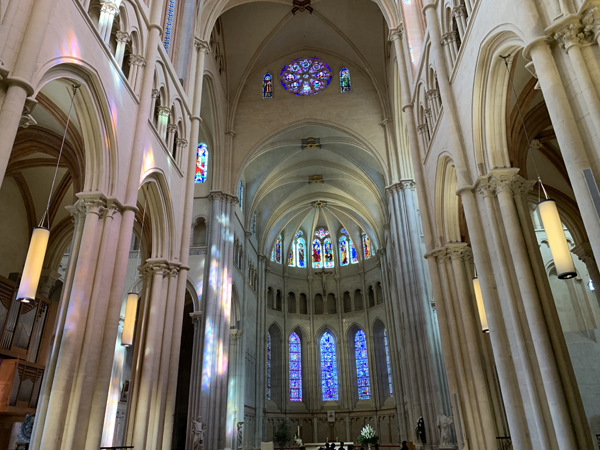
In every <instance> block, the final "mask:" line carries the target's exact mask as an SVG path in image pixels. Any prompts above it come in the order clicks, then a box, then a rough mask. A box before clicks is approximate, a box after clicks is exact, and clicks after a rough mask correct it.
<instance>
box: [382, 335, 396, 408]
mask: <svg viewBox="0 0 600 450" xmlns="http://www.w3.org/2000/svg"><path fill="white" fill-rule="evenodd" d="M383 342H384V343H385V362H386V364H387V372H388V383H389V385H390V397H393V396H394V389H393V388H392V364H391V363H390V348H389V347H388V339H387V330H385V329H384V330H383Z"/></svg>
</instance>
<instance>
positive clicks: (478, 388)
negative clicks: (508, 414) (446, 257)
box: [447, 244, 497, 450]
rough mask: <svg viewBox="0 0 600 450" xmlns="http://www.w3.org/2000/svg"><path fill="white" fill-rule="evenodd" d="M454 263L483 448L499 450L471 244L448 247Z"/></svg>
mask: <svg viewBox="0 0 600 450" xmlns="http://www.w3.org/2000/svg"><path fill="white" fill-rule="evenodd" d="M447 248H448V252H449V254H450V259H451V261H452V270H453V272H454V283H455V284H456V290H457V293H458V295H457V300H458V305H459V311H460V319H461V320H460V321H461V322H462V328H463V330H464V333H465V341H466V344H467V345H466V354H465V359H466V360H468V366H469V369H470V375H471V377H472V379H471V380H472V384H473V386H474V393H475V405H476V407H477V409H476V417H477V418H478V421H479V424H478V425H479V427H480V428H481V433H482V435H483V447H482V448H486V449H489V450H495V449H496V446H497V444H496V424H495V423H494V418H493V410H492V405H491V402H490V396H489V394H490V393H489V392H488V385H487V382H486V378H485V373H484V370H483V361H482V359H481V355H482V352H481V349H480V347H479V337H478V335H477V334H478V333H480V332H481V329H480V326H479V322H478V321H477V320H476V319H475V314H474V313H475V312H474V310H473V306H474V305H475V301H474V299H473V297H472V294H471V288H470V286H469V284H468V283H469V282H470V280H468V279H467V272H466V269H465V262H466V261H468V260H470V259H472V254H471V249H470V248H468V247H467V244H449V245H448V246H447Z"/></svg>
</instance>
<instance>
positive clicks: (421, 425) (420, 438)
mask: <svg viewBox="0 0 600 450" xmlns="http://www.w3.org/2000/svg"><path fill="white" fill-rule="evenodd" d="M415 434H416V435H417V442H420V443H421V444H423V445H424V444H427V438H426V437H425V421H424V420H423V417H419V420H418V421H417V426H416V427H415Z"/></svg>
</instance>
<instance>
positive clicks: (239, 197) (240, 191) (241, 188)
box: [238, 180, 244, 211]
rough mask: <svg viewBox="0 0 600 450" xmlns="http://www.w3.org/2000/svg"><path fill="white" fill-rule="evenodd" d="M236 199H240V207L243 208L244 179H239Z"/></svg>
mask: <svg viewBox="0 0 600 450" xmlns="http://www.w3.org/2000/svg"><path fill="white" fill-rule="evenodd" d="M238 200H239V201H240V209H241V210H242V211H243V210H244V181H243V180H240V186H239V187H238Z"/></svg>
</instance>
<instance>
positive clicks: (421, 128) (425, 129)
mask: <svg viewBox="0 0 600 450" xmlns="http://www.w3.org/2000/svg"><path fill="white" fill-rule="evenodd" d="M417 132H418V133H419V134H423V133H427V132H429V130H428V127H427V124H426V123H424V124H423V125H419V126H418V127H417Z"/></svg>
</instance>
